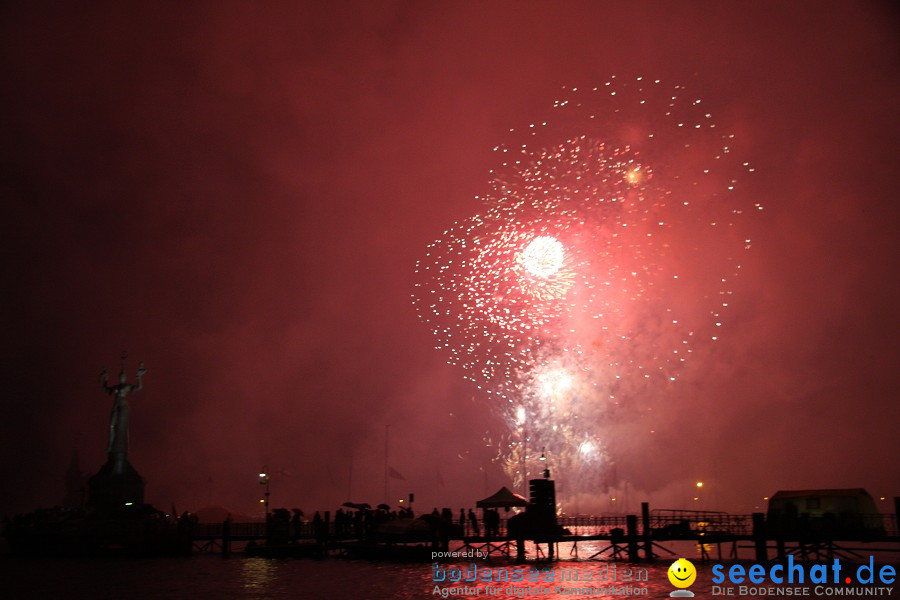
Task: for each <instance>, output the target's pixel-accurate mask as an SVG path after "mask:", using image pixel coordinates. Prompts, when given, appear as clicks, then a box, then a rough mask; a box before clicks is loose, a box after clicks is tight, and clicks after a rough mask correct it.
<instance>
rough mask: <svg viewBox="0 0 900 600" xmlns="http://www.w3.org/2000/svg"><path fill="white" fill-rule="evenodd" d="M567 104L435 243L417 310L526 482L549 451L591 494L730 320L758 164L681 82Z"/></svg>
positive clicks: (510, 147)
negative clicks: (492, 415) (747, 197)
mask: <svg viewBox="0 0 900 600" xmlns="http://www.w3.org/2000/svg"><path fill="white" fill-rule="evenodd" d="M564 95H565V97H563V98H561V99H559V100H557V101H556V102H555V103H554V104H553V112H554V117H555V118H548V119H546V120H543V121H541V122H540V125H538V126H535V125H529V126H528V127H526V128H525V129H524V130H523V131H517V130H512V131H511V132H510V137H511V140H510V141H509V142H507V143H505V144H501V145H498V146H497V147H496V148H495V151H496V152H497V155H498V161H499V165H498V166H497V168H496V169H495V170H494V171H492V180H491V182H490V188H489V190H488V192H487V193H486V194H485V195H484V197H483V198H481V200H482V201H483V203H484V210H483V211H482V212H481V213H480V214H478V215H476V216H473V217H471V218H469V219H467V220H464V221H461V222H458V223H456V224H455V225H454V226H453V227H451V228H450V229H448V230H447V231H446V232H444V235H443V236H442V237H441V239H439V240H437V241H435V242H434V243H432V244H431V245H429V247H428V250H427V255H426V257H425V258H424V259H423V260H421V261H420V262H419V265H418V278H419V279H418V283H417V290H416V293H415V296H414V298H415V299H414V302H415V304H416V306H417V309H418V312H419V315H420V317H421V318H422V319H423V320H424V321H425V322H427V323H428V324H429V325H430V326H431V328H432V330H433V331H434V334H435V336H436V339H437V340H438V344H437V347H438V348H439V349H441V350H442V351H445V352H447V353H448V354H447V356H448V361H449V362H450V363H451V364H455V365H459V366H460V367H461V368H462V370H463V372H464V374H465V377H467V378H468V379H470V380H472V381H473V382H475V383H477V384H478V385H479V386H482V387H483V389H485V390H486V391H487V393H488V394H490V395H492V396H494V397H495V398H496V400H497V401H496V404H495V406H496V409H497V410H499V411H501V412H502V414H503V416H504V417H505V418H506V419H507V422H508V423H509V426H510V430H509V432H508V433H507V435H506V437H505V439H506V440H507V441H506V442H505V443H503V444H501V452H500V457H499V458H500V459H501V460H502V461H504V463H505V464H506V466H507V471H508V472H509V473H510V475H511V476H513V477H514V478H516V479H519V480H520V479H521V477H523V476H524V473H523V469H522V465H523V463H524V464H525V465H526V467H525V469H524V471H527V472H528V473H529V474H530V475H534V474H536V473H537V467H529V466H527V465H528V462H529V461H532V460H533V459H534V457H535V455H534V453H533V450H534V448H546V450H547V453H548V457H549V460H550V463H551V464H555V466H556V468H565V469H566V470H567V471H568V473H569V475H570V478H571V479H573V480H576V481H578V482H579V483H578V484H577V485H582V486H584V488H583V489H588V488H590V487H591V486H594V487H596V486H597V485H598V484H600V485H602V484H603V483H604V482H608V477H606V476H607V475H608V472H607V469H604V468H598V465H600V467H602V466H603V465H604V464H608V463H609V462H610V461H611V455H610V453H611V448H609V446H608V444H607V443H606V442H605V441H604V440H606V439H608V438H609V437H610V433H611V429H610V428H611V427H613V426H614V423H615V422H616V421H617V420H618V421H620V420H621V418H623V416H625V417H627V418H634V419H638V418H641V416H642V414H644V413H645V412H646V411H649V410H652V406H653V403H654V398H658V397H659V396H661V395H662V394H664V393H665V389H666V386H668V385H672V383H673V382H675V381H676V380H677V374H678V371H679V370H680V369H681V368H682V365H683V363H685V361H686V359H687V357H689V356H691V354H692V353H693V352H694V349H695V346H696V345H698V344H701V343H705V342H704V341H703V340H704V339H705V340H709V339H711V340H716V339H718V336H719V335H721V330H722V329H725V328H726V327H725V322H724V321H725V319H724V317H723V314H722V311H723V309H724V307H726V306H727V303H725V302H723V301H722V300H724V299H726V298H729V297H730V296H731V294H732V290H731V289H730V287H729V284H730V281H731V280H732V279H733V278H734V277H735V276H736V275H737V273H738V271H739V269H740V261H739V256H740V253H741V252H744V251H746V250H747V249H749V247H750V244H749V240H748V239H746V236H742V235H740V234H739V233H738V230H739V229H740V227H739V225H740V218H741V215H742V214H743V212H744V209H743V207H742V206H740V205H739V201H738V200H734V198H735V194H734V190H735V188H736V186H737V184H738V175H739V174H740V173H742V172H749V171H752V169H750V167H749V163H747V162H743V163H741V162H739V161H738V159H735V158H732V156H734V154H735V153H734V152H733V149H732V146H733V145H734V139H733V138H734V136H733V135H731V134H730V133H727V132H725V131H724V130H723V129H722V128H721V127H719V126H717V125H716V123H715V122H713V120H712V115H711V114H710V113H709V112H707V108H706V106H705V105H703V107H702V108H701V102H700V101H699V100H697V99H695V98H692V97H689V96H687V94H686V91H685V90H684V89H683V88H682V87H680V86H675V88H674V89H667V88H666V87H665V86H663V85H662V84H661V83H660V82H659V81H658V80H656V81H652V82H651V81H649V80H644V79H642V78H638V79H636V80H634V81H629V82H625V81H622V80H619V79H616V78H613V79H612V80H611V81H609V82H607V83H606V84H605V85H603V86H598V87H597V88H593V89H589V90H585V89H580V90H576V89H574V88H572V89H568V90H564ZM754 206H755V207H756V208H761V207H760V206H759V205H758V204H755V205H754ZM701 265H702V267H701ZM714 330H715V332H716V335H715V336H713V335H712V332H713V331H714ZM700 332H703V333H705V334H706V335H705V336H700V335H698V333H700ZM707 332H708V333H707ZM613 417H615V418H613ZM529 447H530V448H531V449H532V452H531V454H527V452H528V450H527V449H528V448H529ZM572 476H574V477H572ZM570 491H573V493H574V492H577V490H575V489H574V488H573V487H571V486H570Z"/></svg>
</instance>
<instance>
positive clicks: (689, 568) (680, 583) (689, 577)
mask: <svg viewBox="0 0 900 600" xmlns="http://www.w3.org/2000/svg"><path fill="white" fill-rule="evenodd" d="M695 579H697V569H695V568H694V565H693V564H692V563H691V561H689V560H686V559H684V558H679V559H678V560H676V561H675V562H673V563H672V566H670V567H669V583H671V584H672V585H674V586H675V587H677V588H686V587H690V586H691V584H692V583H694V580H695Z"/></svg>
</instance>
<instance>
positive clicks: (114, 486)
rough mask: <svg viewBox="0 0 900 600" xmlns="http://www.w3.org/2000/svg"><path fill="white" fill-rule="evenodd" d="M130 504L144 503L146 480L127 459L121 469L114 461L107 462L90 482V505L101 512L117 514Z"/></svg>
mask: <svg viewBox="0 0 900 600" xmlns="http://www.w3.org/2000/svg"><path fill="white" fill-rule="evenodd" d="M116 471H120V472H118V473H117V472H116ZM129 503H131V504H132V505H135V506H137V505H140V504H143V503H144V478H143V477H141V476H140V475H139V474H138V472H137V471H135V469H134V467H132V466H131V463H130V462H128V460H127V459H125V462H124V464H123V465H121V468H119V469H116V468H115V463H114V461H113V460H112V459H110V460H107V461H106V464H105V465H103V466H102V467H101V468H100V470H99V471H98V472H97V474H96V475H93V476H92V477H91V478H90V479H89V480H88V505H89V506H90V507H91V508H93V509H94V510H97V511H101V512H111V511H112V512H117V511H120V510H122V509H123V508H125V506H126V505H128V504H129Z"/></svg>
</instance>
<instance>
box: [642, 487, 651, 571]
mask: <svg viewBox="0 0 900 600" xmlns="http://www.w3.org/2000/svg"><path fill="white" fill-rule="evenodd" d="M641 527H642V529H643V534H644V558H645V559H646V560H647V562H650V561H652V560H653V539H652V538H651V537H650V503H649V502H641Z"/></svg>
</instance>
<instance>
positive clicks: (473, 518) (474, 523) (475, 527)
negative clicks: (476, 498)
mask: <svg viewBox="0 0 900 600" xmlns="http://www.w3.org/2000/svg"><path fill="white" fill-rule="evenodd" d="M469 523H471V524H472V530H473V531H474V532H475V535H476V536H478V535H481V530H480V529H479V528H478V517H476V516H475V512H474V511H473V510H472V509H471V508H470V509H469Z"/></svg>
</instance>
